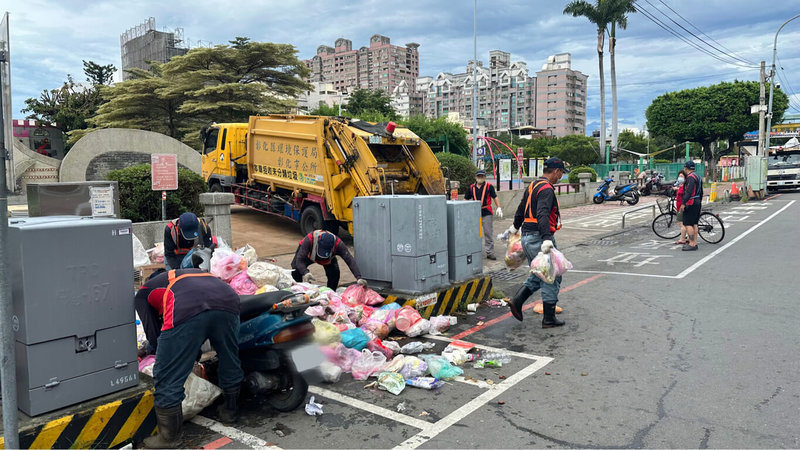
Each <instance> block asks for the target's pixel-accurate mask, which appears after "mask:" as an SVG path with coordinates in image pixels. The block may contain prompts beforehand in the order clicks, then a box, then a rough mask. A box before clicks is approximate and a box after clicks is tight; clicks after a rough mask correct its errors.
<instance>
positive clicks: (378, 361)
mask: <svg viewBox="0 0 800 450" xmlns="http://www.w3.org/2000/svg"><path fill="white" fill-rule="evenodd" d="M385 365H386V355H384V354H383V353H381V352H371V351H369V350H362V351H361V355H360V356H359V357H358V358H356V360H355V361H354V362H353V379H354V380H359V381H362V380H366V379H367V378H369V376H370V375H372V374H374V373H377V372H380V371H381V369H383V366H385Z"/></svg>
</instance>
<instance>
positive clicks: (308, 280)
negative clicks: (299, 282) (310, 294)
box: [303, 272, 316, 283]
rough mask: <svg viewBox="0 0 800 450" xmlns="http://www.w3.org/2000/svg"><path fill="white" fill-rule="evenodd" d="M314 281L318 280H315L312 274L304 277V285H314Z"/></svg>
mask: <svg viewBox="0 0 800 450" xmlns="http://www.w3.org/2000/svg"><path fill="white" fill-rule="evenodd" d="M314 281H316V280H314V275H311V272H308V273H306V274H305V275H303V283H313V282H314Z"/></svg>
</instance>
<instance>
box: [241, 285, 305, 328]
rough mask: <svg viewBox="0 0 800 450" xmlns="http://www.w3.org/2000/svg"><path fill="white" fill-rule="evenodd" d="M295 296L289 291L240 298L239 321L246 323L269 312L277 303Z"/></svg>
mask: <svg viewBox="0 0 800 450" xmlns="http://www.w3.org/2000/svg"><path fill="white" fill-rule="evenodd" d="M292 295H294V293H292V292H287V291H273V292H265V293H263V294H258V295H240V296H239V320H241V321H242V322H244V321H245V320H250V319H252V318H253V317H257V316H259V315H261V314H262V313H264V312H265V311H268V310H269V309H271V308H272V306H273V305H275V304H276V303H279V302H282V301H283V300H286V299H287V298H289V297H291V296H292Z"/></svg>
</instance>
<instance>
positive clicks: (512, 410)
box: [185, 193, 800, 448]
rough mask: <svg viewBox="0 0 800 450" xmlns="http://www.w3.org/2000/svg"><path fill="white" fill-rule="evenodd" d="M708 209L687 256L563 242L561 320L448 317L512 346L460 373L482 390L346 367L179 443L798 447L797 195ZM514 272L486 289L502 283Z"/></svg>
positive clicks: (639, 235) (469, 333)
mask: <svg viewBox="0 0 800 450" xmlns="http://www.w3.org/2000/svg"><path fill="white" fill-rule="evenodd" d="M716 212H719V213H720V215H721V216H722V217H723V219H724V220H725V222H726V226H727V229H726V235H725V239H724V240H723V241H722V242H721V243H720V244H717V245H710V244H704V243H702V242H701V244H700V248H699V250H698V251H696V252H681V251H680V250H679V249H677V248H676V247H677V246H674V245H672V244H671V242H670V241H663V240H660V239H659V238H658V237H656V236H655V235H654V234H653V233H652V231H651V230H650V229H649V228H647V227H644V226H639V227H637V228H633V229H631V230H630V231H627V232H625V233H621V234H614V235H611V236H609V237H607V238H605V239H598V238H596V237H595V238H594V239H591V240H588V241H585V242H584V243H577V244H570V245H569V246H565V248H563V250H564V253H565V254H566V255H567V257H568V258H569V259H570V260H571V261H572V262H573V264H574V266H575V270H574V271H572V272H570V273H568V274H567V275H566V276H565V277H564V282H563V285H562V294H561V297H560V298H561V301H560V303H559V305H560V306H562V307H563V308H564V313H563V314H562V315H561V318H562V319H563V320H565V321H566V322H567V325H566V326H565V327H563V328H560V329H548V330H543V329H541V328H540V326H539V320H540V317H541V316H538V315H536V314H533V313H532V311H527V312H526V320H525V321H524V322H523V323H519V322H517V321H515V320H514V319H513V318H509V317H508V316H509V314H508V310H507V309H506V308H490V307H486V306H484V307H481V308H480V309H478V311H477V312H476V313H475V314H473V315H469V316H464V317H461V318H460V319H459V325H458V326H457V327H456V329H455V330H454V331H452V332H450V333H448V335H447V337H445V338H444V339H449V338H452V337H454V336H455V337H457V338H461V339H463V340H467V341H470V342H474V343H478V344H479V345H484V346H490V347H499V348H504V349H507V350H509V351H511V352H514V353H513V358H512V363H511V364H509V365H507V366H505V367H503V368H502V369H493V370H487V369H474V368H471V367H467V368H466V369H465V375H466V376H468V377H469V378H472V379H476V380H481V381H484V382H485V380H490V381H491V382H492V383H493V384H492V385H490V386H488V387H487V386H485V385H484V386H483V387H480V386H476V385H474V384H470V383H469V382H468V380H465V381H463V382H452V383H450V384H448V385H446V386H444V387H443V388H441V389H440V390H438V391H433V392H430V391H424V390H416V389H413V388H407V389H406V390H405V391H404V392H403V393H401V394H400V395H399V396H394V395H392V394H389V393H388V392H385V391H379V390H370V389H364V388H363V386H364V384H365V383H363V382H355V381H352V379H351V378H350V377H349V375H345V376H344V377H343V381H342V382H340V383H337V384H334V385H319V386H316V387H313V388H312V389H314V390H315V396H316V398H317V401H318V402H319V401H322V402H323V404H324V407H323V409H324V411H325V414H323V415H322V416H318V417H311V416H307V415H306V414H305V412H303V411H302V410H299V411H295V412H293V413H277V412H274V411H272V410H270V409H269V408H268V407H267V406H265V405H263V404H262V403H261V402H259V401H257V400H254V401H250V402H248V403H247V404H246V405H245V408H246V411H245V413H244V417H243V419H242V421H241V423H240V424H238V425H237V426H236V427H235V428H229V429H224V428H219V427H217V426H216V425H214V423H213V422H209V421H208V420H205V419H198V420H197V421H196V422H200V423H201V424H202V425H203V426H201V425H197V424H195V423H191V424H188V425H187V427H186V428H187V441H186V442H185V445H187V446H195V447H203V446H205V447H206V448H219V447H223V448H225V447H229V448H233V447H243V446H251V447H252V446H264V445H267V444H269V445H275V446H278V447H281V448H343V447H346V448H390V447H396V446H399V447H403V448H455V447H458V448H523V447H525V448H528V447H537V448H538V447H584V448H606V447H615V448H630V447H633V448H639V447H679V448H748V447H757V448H777V447H795V448H796V447H800V420H798V417H800V379H798V377H797V373H800V362H799V361H798V358H797V354H798V352H797V349H798V348H800V322H798V317H800V301H799V300H800V281H798V267H800V266H799V265H798V264H797V259H798V258H799V257H800V256H799V255H800V235H799V234H798V224H800V194H799V193H786V194H782V195H780V196H777V197H774V198H772V199H769V200H768V201H766V202H749V203H744V204H729V205H724V206H723V207H721V208H718V209H716ZM521 282H522V278H521V277H520V278H513V279H510V280H505V281H503V280H498V281H497V285H498V287H500V288H502V289H504V290H506V292H508V293H513V292H514V291H515V290H516V288H517V287H518V286H519V285H520V283H521ZM532 300H535V298H533V299H532ZM479 322H482V325H479ZM431 341H432V342H436V343H437V345H438V347H437V349H436V350H437V351H440V350H441V348H442V347H443V346H444V345H445V344H446V342H444V341H442V340H441V338H440V339H439V340H431ZM500 402H502V403H500ZM401 403H403V405H402V407H401V408H400V410H401V411H400V412H398V406H399V405H400V404H401ZM207 417H210V418H212V419H213V413H211V412H209V413H208V414H207ZM208 427H212V428H215V429H216V431H210V430H209V428H208Z"/></svg>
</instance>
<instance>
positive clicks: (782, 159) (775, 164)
mask: <svg viewBox="0 0 800 450" xmlns="http://www.w3.org/2000/svg"><path fill="white" fill-rule="evenodd" d="M793 167H800V153H793V154H790V155H777V157H775V156H773V157H770V158H769V168H770V169H778V168H781V169H788V168H793Z"/></svg>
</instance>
